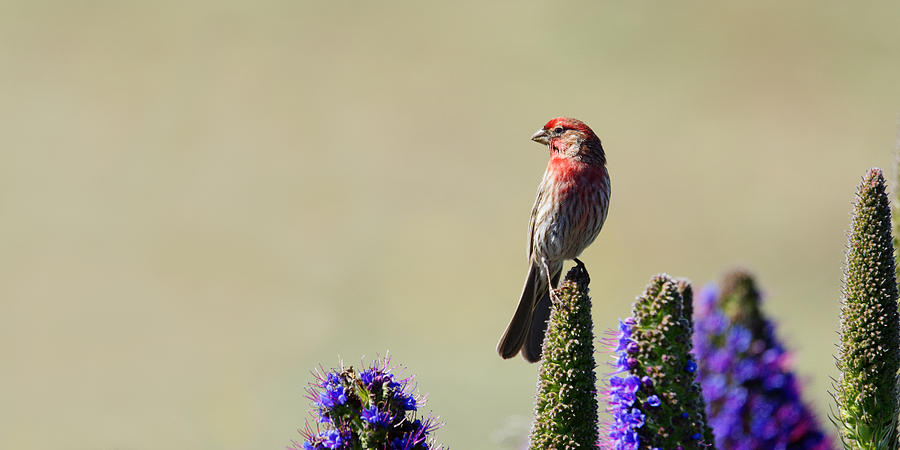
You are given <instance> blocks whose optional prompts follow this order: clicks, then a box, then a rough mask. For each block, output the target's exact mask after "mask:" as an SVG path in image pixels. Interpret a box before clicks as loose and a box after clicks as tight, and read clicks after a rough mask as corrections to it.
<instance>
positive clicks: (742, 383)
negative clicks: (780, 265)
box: [694, 286, 831, 450]
mask: <svg viewBox="0 0 900 450" xmlns="http://www.w3.org/2000/svg"><path fill="white" fill-rule="evenodd" d="M698 297H699V298H698V308H697V312H696V316H695V322H694V329H695V333H694V350H695V352H696V353H695V354H696V357H697V360H698V361H700V370H699V371H698V378H699V380H700V384H701V386H702V388H703V397H704V400H705V401H706V411H707V415H708V417H709V424H710V426H712V428H713V432H714V434H715V436H716V446H717V447H718V448H736V449H771V448H783V449H817V450H821V449H829V448H831V444H830V442H829V440H828V439H827V438H826V436H825V435H824V434H823V433H822V431H821V430H820V429H819V426H818V423H817V422H816V419H815V417H814V416H813V414H812V413H811V412H810V411H809V409H808V408H807V407H806V405H804V404H803V401H802V399H801V397H800V389H799V383H798V381H797V380H796V378H795V377H794V374H793V373H791V372H790V370H789V367H788V356H789V355H788V354H787V353H786V352H785V350H784V348H783V347H782V345H781V344H780V343H779V342H778V340H777V339H776V337H775V335H774V332H773V331H774V327H773V325H772V323H770V322H769V321H767V320H765V319H764V318H762V317H755V318H753V320H747V319H748V318H747V317H746V316H747V315H748V312H747V311H746V310H744V311H742V313H741V314H743V316H741V319H740V320H738V319H737V318H736V319H735V320H732V319H730V318H729V317H728V316H727V315H726V314H725V312H723V308H722V305H721V304H720V302H719V300H720V299H719V293H718V291H717V289H716V288H715V287H714V286H707V287H706V288H704V289H703V290H702V291H701V293H700V295H699V296H698ZM756 301H758V299H756ZM754 309H755V310H758V308H754ZM732 310H736V309H735V308H732V309H729V311H732ZM750 327H752V328H753V329H755V332H754V330H753V329H751V328H750Z"/></svg>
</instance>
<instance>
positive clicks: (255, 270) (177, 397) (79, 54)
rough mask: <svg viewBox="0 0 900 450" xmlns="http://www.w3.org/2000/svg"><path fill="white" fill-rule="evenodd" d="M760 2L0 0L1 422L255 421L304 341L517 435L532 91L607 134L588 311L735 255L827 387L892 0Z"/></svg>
mask: <svg viewBox="0 0 900 450" xmlns="http://www.w3.org/2000/svg"><path fill="white" fill-rule="evenodd" d="M783 3H784V2H776V1H761V2H696V1H686V2H650V1H633V2H595V1H583V2H534V3H525V2H421V1H405V2H392V1H381V2H372V1H333V2H304V1H299V2H298V1H285V2H276V3H254V2H230V1H225V2H207V3H194V2H190V3H188V2H175V1H161V2H144V3H138V2H100V1H88V2H42V1H9V0H7V1H4V2H0V230H2V232H0V290H2V291H0V302H2V303H0V306H2V307H0V404H2V407H0V447H2V448H15V449H51V448H52V449H266V448H284V446H285V445H287V444H288V443H289V442H290V440H291V439H298V438H299V435H298V434H297V432H296V429H297V428H298V427H300V426H302V424H303V423H304V421H305V420H306V418H307V417H308V414H307V410H308V408H309V402H308V401H307V400H306V399H304V398H303V387H304V386H305V384H306V383H307V382H308V381H309V380H311V376H310V370H312V369H313V368H315V367H317V366H318V365H320V364H321V365H323V366H325V367H331V366H334V365H336V364H337V363H338V358H339V357H342V358H344V359H345V361H346V363H347V364H357V365H358V364H359V360H360V358H361V357H362V356H365V358H366V361H369V360H371V359H372V358H374V357H375V356H376V355H378V354H383V353H384V352H385V351H388V350H389V351H390V353H391V355H392V356H393V358H394V361H396V362H398V363H402V364H405V365H407V366H408V367H409V369H408V370H407V372H408V373H415V374H417V381H418V387H419V390H420V391H421V392H423V393H428V394H429V397H428V405H427V406H426V407H425V408H424V410H425V411H434V413H435V414H438V415H440V416H441V418H442V419H443V420H444V421H445V422H446V426H445V427H444V428H443V429H442V430H441V431H440V432H439V433H438V434H437V437H438V440H439V441H441V442H443V443H445V444H448V445H450V446H451V447H452V448H455V449H490V448H508V447H510V446H513V445H516V442H517V439H519V438H520V437H522V436H524V434H525V433H527V430H528V426H529V425H528V424H529V420H530V419H529V416H530V414H531V411H532V402H533V394H534V390H535V382H536V368H537V366H535V365H528V364H526V363H524V362H523V361H522V360H521V359H516V360H512V361H501V360H500V358H498V357H497V356H496V354H495V352H494V346H495V344H496V340H497V339H498V338H499V336H500V333H501V331H502V330H503V327H504V326H505V325H506V322H507V320H508V319H509V316H510V315H511V314H512V311H513V308H514V306H515V303H516V301H517V299H518V294H519V291H520V289H521V284H522V282H523V279H524V276H525V270H526V266H525V237H526V225H527V222H528V214H529V211H530V208H531V203H532V200H533V196H534V192H535V189H536V187H537V184H538V181H539V180H540V177H541V175H542V172H543V169H544V165H545V163H546V159H547V154H546V150H545V149H543V148H541V147H540V146H539V145H537V144H534V143H532V142H529V140H528V138H529V136H530V135H531V133H533V132H534V131H535V130H536V129H537V128H539V127H540V126H541V125H542V124H543V123H544V122H545V121H546V120H548V119H550V118H551V117H553V116H556V115H572V116H575V117H578V118H581V119H583V120H584V121H586V122H587V123H588V124H589V125H591V126H592V127H593V129H594V130H595V131H596V132H597V134H598V135H599V136H600V137H601V139H602V140H603V142H604V145H605V147H606V149H607V152H608V157H609V168H610V173H611V176H612V189H613V191H612V204H611V208H610V215H609V220H608V221H607V223H606V226H605V228H604V230H603V232H602V233H601V234H600V237H599V238H598V239H597V241H596V242H595V243H594V245H593V246H592V247H591V248H589V249H588V250H587V251H586V252H585V253H584V255H583V256H584V258H583V259H584V261H585V262H586V263H587V266H588V269H589V270H590V272H591V275H592V277H593V283H592V294H593V298H594V318H595V321H596V326H597V329H598V332H599V331H600V330H603V329H606V328H612V327H614V326H615V323H616V319H617V318H618V317H624V316H626V315H628V314H629V311H630V305H631V302H632V301H633V299H634V297H635V296H636V295H637V294H639V293H640V292H641V290H642V289H643V287H644V285H645V283H646V282H647V280H648V279H649V277H650V276H651V275H653V274H655V273H658V272H663V271H665V272H669V273H671V274H673V275H678V276H687V277H690V278H692V279H693V280H695V282H696V283H698V284H703V283H706V282H708V281H710V280H714V279H715V278H716V277H717V276H718V275H720V274H721V273H722V272H723V271H724V270H725V269H727V268H729V267H733V266H736V265H740V266H745V267H748V268H750V269H752V270H753V271H755V272H756V273H757V274H758V276H759V280H760V283H761V285H762V287H763V288H764V290H765V291H766V294H767V303H766V310H767V311H768V312H770V313H771V314H772V315H773V316H774V317H776V318H777V320H778V322H779V323H780V327H779V330H778V331H779V334H780V335H781V336H782V337H783V338H784V340H785V341H786V343H787V345H788V346H789V347H790V348H792V349H794V350H796V359H795V361H796V367H797V369H798V371H799V373H800V375H801V377H802V378H803V379H804V380H806V381H807V384H806V391H805V396H806V398H808V399H809V401H810V402H812V403H813V404H814V405H815V407H816V408H817V409H818V410H819V411H820V412H825V411H827V409H828V405H829V402H828V399H829V397H828V394H827V388H828V385H829V377H830V376H835V375H836V371H835V369H834V368H833V361H832V354H833V353H834V351H835V348H834V344H835V342H836V334H835V331H836V329H837V325H838V313H839V306H838V300H839V298H840V287H841V285H840V278H841V265H842V261H843V249H844V245H845V230H846V229H847V227H848V224H849V216H848V214H849V211H850V206H851V201H852V198H853V193H854V190H855V189H856V184H857V182H858V181H859V179H860V177H861V176H862V174H863V173H864V171H865V169H867V168H868V167H871V166H882V167H885V168H886V172H887V173H888V174H889V175H891V176H893V173H894V170H893V168H892V166H893V161H894V157H893V151H894V146H895V141H896V132H897V124H898V118H900V26H898V24H900V5H898V3H897V2H891V1H882V2H865V3H864V4H861V3H854V4H851V3H847V2H840V1H824V2H813V1H804V2H790V3H791V4H783ZM597 357H598V360H600V361H601V362H605V361H606V359H607V358H608V356H607V354H606V353H598V355H597ZM601 370H605V368H601ZM823 422H825V423H827V420H825V419H824V418H823Z"/></svg>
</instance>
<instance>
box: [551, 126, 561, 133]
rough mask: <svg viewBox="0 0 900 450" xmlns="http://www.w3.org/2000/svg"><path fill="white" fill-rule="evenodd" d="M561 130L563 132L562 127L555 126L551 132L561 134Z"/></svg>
mask: <svg viewBox="0 0 900 450" xmlns="http://www.w3.org/2000/svg"><path fill="white" fill-rule="evenodd" d="M562 132H563V129H562V127H556V128H554V129H553V134H562Z"/></svg>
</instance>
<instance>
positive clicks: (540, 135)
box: [531, 128, 550, 145]
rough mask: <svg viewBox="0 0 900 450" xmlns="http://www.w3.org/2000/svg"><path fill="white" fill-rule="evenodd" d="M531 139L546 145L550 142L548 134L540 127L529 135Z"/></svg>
mask: <svg viewBox="0 0 900 450" xmlns="http://www.w3.org/2000/svg"><path fill="white" fill-rule="evenodd" d="M531 140H532V141H534V142H537V143H538V144H544V145H548V144H550V135H549V134H547V130H545V129H543V128H541V129H540V130H537V132H536V133H534V134H532V135H531Z"/></svg>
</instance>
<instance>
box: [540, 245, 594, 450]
mask: <svg viewBox="0 0 900 450" xmlns="http://www.w3.org/2000/svg"><path fill="white" fill-rule="evenodd" d="M589 283H590V278H589V277H588V273H587V271H586V270H585V268H584V266H583V265H582V264H580V263H579V264H578V265H577V266H575V267H573V268H572V269H571V270H569V273H568V274H566V279H565V281H564V282H563V283H562V284H561V285H560V287H559V288H558V289H557V290H556V291H555V292H556V295H555V296H554V297H556V298H554V299H553V305H552V307H551V312H550V319H549V321H548V326H547V334H546V337H545V339H544V346H543V358H542V359H541V363H540V364H541V366H540V370H539V375H538V376H539V380H538V391H537V401H536V404H535V419H534V424H533V426H532V430H531V443H530V447H529V448H532V449H551V448H555V449H565V448H576V447H579V448H591V447H593V446H595V445H596V443H597V433H598V432H597V388H596V381H597V376H596V374H595V373H594V369H595V368H596V363H595V362H594V329H593V321H592V320H591V299H590V297H589V296H588V284H589Z"/></svg>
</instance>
